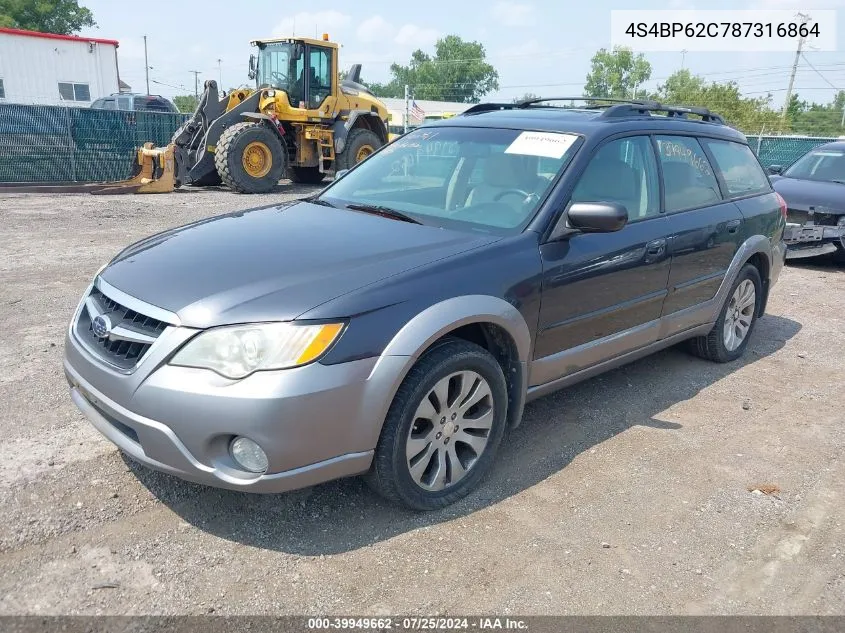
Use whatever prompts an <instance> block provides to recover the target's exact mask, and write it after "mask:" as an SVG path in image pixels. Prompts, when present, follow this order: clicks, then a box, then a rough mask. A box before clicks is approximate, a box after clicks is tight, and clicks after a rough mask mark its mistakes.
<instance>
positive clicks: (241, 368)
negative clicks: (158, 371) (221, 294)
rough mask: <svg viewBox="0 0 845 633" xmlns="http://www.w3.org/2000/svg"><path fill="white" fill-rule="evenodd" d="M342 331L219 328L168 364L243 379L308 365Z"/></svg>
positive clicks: (333, 326) (336, 326)
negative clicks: (256, 374)
mask: <svg viewBox="0 0 845 633" xmlns="http://www.w3.org/2000/svg"><path fill="white" fill-rule="evenodd" d="M342 329H343V324H342V323H328V324H322V325H295V324H293V323H256V324H252V325H237V326H231V327H219V328H215V329H213V330H208V331H207V332H203V333H202V334H200V335H199V336H196V337H194V338H193V339H191V340H190V341H188V344H187V345H185V347H183V348H182V349H180V350H179V351H178V352H177V353H176V356H174V357H173V360H171V361H170V364H171V365H178V366H180V367H201V368H203V369H211V370H213V371H216V372H217V373H218V374H220V375H222V376H225V377H226V378H233V379H235V378H245V377H246V376H249V375H250V374H251V373H253V372H255V371H260V370H263V369H287V368H290V367H298V366H300V365H304V364H306V363H310V362H311V361H313V360H315V359H317V358H319V357H320V356H321V355H322V354H323V352H325V351H326V350H327V349H328V348H329V346H330V345H331V344H332V343H333V342H334V341H335V340H336V339H337V337H338V336H339V335H340V332H341V330H342Z"/></svg>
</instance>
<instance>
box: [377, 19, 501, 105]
mask: <svg viewBox="0 0 845 633" xmlns="http://www.w3.org/2000/svg"><path fill="white" fill-rule="evenodd" d="M486 59H487V53H486V51H485V50H484V46H483V45H482V44H480V43H479V42H465V41H464V40H462V39H461V38H460V37H458V36H457V35H447V36H446V37H444V38H442V39H439V40H437V43H436V44H435V45H434V56H433V57H432V56H430V55H428V54H427V53H425V52H423V51H421V50H416V51H414V52H413V54H412V55H411V60H410V62H409V63H408V65H407V66H402V65H400V64H396V63H394V64H391V65H390V74H391V76H392V78H391V80H390V81H389V82H387V83H386V84H381V83H371V84H369V88H370V90H371V91H372V92H373V93H374V94H375V95H376V96H378V97H394V98H402V97H404V96H405V86H406V85H407V86H409V87H410V89H411V91H412V92H413V96H414V98H416V99H431V100H433V101H458V102H461V103H473V102H476V101H478V100H479V99H481V97H483V96H484V95H485V94H487V93H488V92H490V91H492V90H498V89H499V73H498V72H497V71H496V69H495V68H493V66H491V65H490V64H488V63H487V61H486Z"/></svg>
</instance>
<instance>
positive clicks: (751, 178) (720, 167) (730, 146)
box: [702, 139, 782, 282]
mask: <svg viewBox="0 0 845 633" xmlns="http://www.w3.org/2000/svg"><path fill="white" fill-rule="evenodd" d="M702 143H703V145H704V147H705V149H706V150H707V151H708V153H709V154H710V156H711V157H712V163H713V166H714V167H715V168H716V175H717V176H718V177H719V184H720V185H721V187H722V192H723V193H724V196H725V197H726V198H730V199H731V200H733V202H734V204H736V206H737V207H739V210H740V212H741V213H742V217H743V218H744V222H743V231H742V236H741V240H742V241H745V240H746V239H748V238H749V237H751V236H752V235H766V236H773V235H778V233H779V231H780V228H781V226H782V216H781V211H780V202H779V200H778V199H777V196H776V195H775V192H774V190H773V189H772V185H771V183H770V182H769V177H768V176H767V175H766V172H765V171H763V167H762V166H761V165H760V161H759V160H758V159H757V157H756V156H755V155H754V152H752V151H751V148H749V147H748V146H747V145H745V144H744V143H737V142H735V141H723V140H720V139H702ZM764 282H765V280H764Z"/></svg>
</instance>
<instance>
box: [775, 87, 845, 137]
mask: <svg viewBox="0 0 845 633" xmlns="http://www.w3.org/2000/svg"><path fill="white" fill-rule="evenodd" d="M800 103H801V105H802V106H803V107H801V108H796V109H795V110H793V109H792V103H790V104H789V105H790V107H789V108H787V114H788V116H789V120H790V124H791V126H792V131H793V132H795V133H796V134H808V135H811V136H839V135H840V134H845V127H843V125H842V114H843V108H845V91H842V90H840V91H838V92H837V93H836V96H835V97H834V98H833V101H831V102H830V103H825V104H819V103H810V104H808V103H806V102H803V101H802V102H800Z"/></svg>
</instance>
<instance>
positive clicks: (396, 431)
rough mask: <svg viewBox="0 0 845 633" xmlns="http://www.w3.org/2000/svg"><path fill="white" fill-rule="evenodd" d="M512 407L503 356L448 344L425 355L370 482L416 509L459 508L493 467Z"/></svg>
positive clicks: (393, 413)
mask: <svg viewBox="0 0 845 633" xmlns="http://www.w3.org/2000/svg"><path fill="white" fill-rule="evenodd" d="M507 406H508V392H507V385H506V383H505V377H504V374H503V373H502V368H501V367H500V366H499V364H498V362H496V359H495V358H493V356H492V355H491V354H490V353H489V352H487V350H485V349H484V348H482V347H479V346H478V345H475V344H473V343H469V342H467V341H462V340H457V339H454V340H445V341H444V342H442V343H441V344H439V345H437V346H435V347H434V348H433V349H431V350H430V351H429V352H427V353H426V354H425V355H423V356H422V358H420V360H419V361H418V362H417V364H416V365H414V367H412V368H411V371H409V372H408V375H407V376H406V377H405V380H404V381H403V382H402V385H401V386H400V388H399V390H398V391H397V393H396V397H395V398H394V400H393V403H392V404H391V406H390V410H389V412H388V414H387V418H386V419H385V423H384V428H383V429H382V434H381V437H380V438H379V442H378V445H377V446H376V452H375V456H374V458H373V466H372V469H371V471H370V472H369V473H368V474H367V483H368V484H369V485H370V487H372V488H373V489H374V490H375V491H376V492H378V493H379V494H380V495H382V496H383V497H385V498H387V499H389V500H391V501H394V502H399V503H401V504H403V505H405V506H407V507H410V508H413V509H416V510H435V509H437V508H442V507H444V506H447V505H449V504H450V503H454V502H455V501H457V500H458V499H460V498H461V497H463V496H465V495H466V494H468V493H469V492H470V491H472V490H473V489H474V488H475V487H476V486H477V485H478V483H479V482H480V481H481V478H482V477H483V476H484V475H485V473H486V472H487V471H488V470H489V468H490V465H491V463H492V462H493V458H494V456H495V454H496V450H497V449H498V447H499V444H500V443H501V441H502V436H503V434H504V432H505V419H506V413H507Z"/></svg>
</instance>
